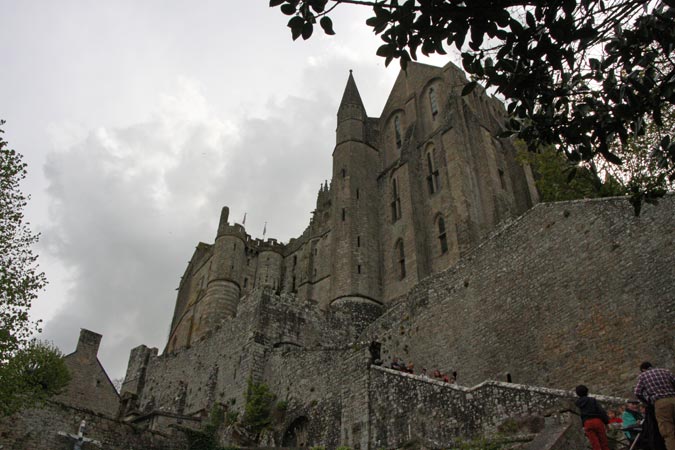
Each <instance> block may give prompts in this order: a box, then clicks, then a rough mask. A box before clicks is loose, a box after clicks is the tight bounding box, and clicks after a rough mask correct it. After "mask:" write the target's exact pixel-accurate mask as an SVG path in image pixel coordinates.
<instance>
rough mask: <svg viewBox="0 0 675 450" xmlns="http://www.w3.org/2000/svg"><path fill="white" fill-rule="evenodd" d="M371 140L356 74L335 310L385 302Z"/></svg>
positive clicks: (334, 276)
mask: <svg viewBox="0 0 675 450" xmlns="http://www.w3.org/2000/svg"><path fill="white" fill-rule="evenodd" d="M367 136H368V116H367V114H366V110H365V107H364V106H363V102H362V100H361V96H360V94H359V91H358V89H357V87H356V83H355V81H354V78H353V76H352V75H351V72H350V74H349V79H348V80H347V86H346V87H345V92H344V94H343V96H342V101H341V103H340V107H339V109H338V114H337V139H336V145H335V150H334V151H333V179H332V181H331V190H330V193H331V208H332V214H331V236H330V238H331V255H332V261H331V278H330V283H331V287H330V289H331V290H330V299H328V300H329V302H330V303H329V304H330V306H331V307H332V308H339V307H340V305H341V304H343V303H349V304H354V305H364V304H368V303H372V304H374V305H378V306H379V304H380V302H381V281H380V259H379V239H380V236H379V220H380V218H379V203H378V198H379V192H378V188H377V170H378V167H379V158H378V153H377V150H376V149H375V148H374V147H373V146H372V145H370V144H369V143H368V140H367ZM356 309H361V308H360V307H358V306H357V308H356Z"/></svg>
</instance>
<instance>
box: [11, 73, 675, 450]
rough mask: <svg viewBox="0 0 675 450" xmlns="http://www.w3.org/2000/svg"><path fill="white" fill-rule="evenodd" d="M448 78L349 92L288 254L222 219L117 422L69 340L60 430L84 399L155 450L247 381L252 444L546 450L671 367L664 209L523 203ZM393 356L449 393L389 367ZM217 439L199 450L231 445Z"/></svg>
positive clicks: (674, 346) (468, 101) (132, 372)
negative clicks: (480, 440) (433, 376)
mask: <svg viewBox="0 0 675 450" xmlns="http://www.w3.org/2000/svg"><path fill="white" fill-rule="evenodd" d="M465 81H466V79H465V77H464V75H463V74H462V72H461V71H460V70H459V69H458V68H456V67H455V66H453V65H452V64H448V65H447V66H445V67H443V68H437V67H431V66H426V65H423V64H416V63H411V64H410V65H409V68H408V71H407V72H401V73H400V74H399V76H398V78H397V80H396V82H395V84H394V88H393V89H392V92H391V94H390V96H389V99H388V100H387V103H386V104H385V106H384V109H383V111H382V113H381V114H380V116H379V117H369V116H368V115H367V114H366V111H365V108H364V107H363V103H362V101H361V98H360V95H359V92H358V89H357V87H356V83H355V81H354V78H353V77H352V75H351V74H350V76H349V78H348V81H347V86H346V88H345V90H344V93H343V96H342V101H341V104H340V107H339V109H338V113H337V130H336V144H335V146H334V148H333V173H332V177H331V181H330V183H328V182H327V183H325V184H324V185H322V186H321V188H320V190H319V193H318V196H317V203H316V209H315V211H314V214H313V218H312V220H311V222H310V224H309V226H308V227H307V228H306V230H305V231H304V232H303V233H302V235H301V236H300V237H299V238H297V239H292V240H291V241H290V242H288V243H287V244H282V243H279V242H277V241H276V240H273V239H268V240H265V241H262V240H258V239H252V238H251V237H250V236H249V235H248V234H247V233H246V230H245V229H244V227H243V226H242V225H240V224H236V223H230V222H229V210H228V208H226V207H225V208H223V210H222V211H221V217H220V222H219V226H218V230H217V231H216V233H215V234H216V236H215V239H214V242H213V243H212V244H206V243H199V244H198V245H197V247H196V250H195V253H194V255H193V257H192V259H191V261H190V262H189V264H188V267H187V269H186V271H185V274H184V275H183V277H182V279H181V282H180V286H179V290H178V296H177V299H176V302H175V308H174V315H173V318H172V323H171V328H170V333H169V336H168V340H167V344H166V347H165V349H164V351H163V352H161V353H160V352H159V350H158V349H156V348H148V347H146V346H139V347H137V348H135V349H133V350H132V351H131V355H130V358H129V365H128V367H127V373H126V377H125V380H124V384H123V386H122V392H121V399H120V403H119V418H120V419H122V420H123V421H124V423H122V422H119V421H112V422H114V423H115V424H116V425H113V424H112V422H110V424H108V422H105V423H106V424H108V425H104V424H103V422H104V421H107V420H112V419H109V418H107V417H106V415H109V414H110V411H111V410H112V409H113V406H114V403H115V401H116V397H112V396H108V397H106V395H107V394H105V392H107V391H106V389H107V386H108V385H106V384H105V383H103V384H102V385H100V386H99V385H94V384H92V382H94V380H97V379H99V378H100V372H97V371H96V367H97V366H96V365H95V364H94V360H95V354H96V352H95V348H97V346H98V342H99V340H100V336H99V335H95V333H91V332H86V333H85V332H84V331H83V335H82V337H81V342H82V345H81V346H80V345H79V344H78V351H76V352H75V354H74V355H78V354H79V355H80V356H81V358H80V357H79V356H78V357H77V358H75V357H71V356H69V357H68V358H70V359H71V360H72V361H70V362H69V364H71V363H72V362H77V364H76V365H75V366H74V367H75V370H78V371H82V373H83V374H84V375H83V378H82V379H81V380H80V382H79V383H78V385H82V386H78V389H82V390H81V391H80V390H78V391H74V390H71V391H70V392H69V393H68V394H67V395H66V396H65V397H64V399H62V400H64V401H66V400H68V399H71V400H73V403H71V406H69V407H67V406H65V405H63V404H59V405H60V406H58V408H70V409H69V410H68V411H70V412H68V413H63V418H64V419H63V420H65V421H66V422H67V423H68V424H69V423H71V422H72V423H76V422H77V421H76V420H75V417H74V416H72V417H71V416H69V414H71V415H72V414H75V413H74V412H73V411H76V409H75V408H76V404H77V403H78V402H79V401H87V400H88V399H87V396H91V400H93V399H94V398H99V397H100V398H102V399H103V400H102V401H101V403H100V405H99V404H98V403H97V402H92V405H91V406H89V408H94V407H95V406H96V407H99V406H100V408H102V409H101V410H100V412H96V413H94V412H93V411H90V412H89V414H94V415H97V417H101V419H100V421H101V423H100V424H98V425H97V426H98V427H100V429H101V435H102V436H104V438H105V439H108V441H107V442H115V436H114V434H115V433H120V434H119V437H118V438H117V439H118V441H119V442H121V443H123V445H128V446H129V448H131V447H134V446H136V447H134V448H140V447H137V446H138V442H140V441H136V443H134V444H131V443H128V444H125V443H127V441H126V439H131V438H130V437H129V436H130V435H129V430H135V432H137V433H138V436H137V439H140V440H142V439H145V440H146V441H144V442H149V444H147V446H146V447H147V448H157V449H160V448H167V449H170V448H172V447H171V445H173V444H171V443H168V444H167V442H170V440H169V441H166V440H163V439H165V438H167V439H170V437H171V436H180V434H176V433H177V429H178V428H180V427H189V428H195V427H199V426H200V424H202V423H203V421H204V419H205V418H206V417H208V416H209V414H210V412H211V411H213V409H214V407H216V406H219V407H221V408H223V409H224V410H225V412H226V413H227V416H228V417H230V418H232V417H234V415H235V414H234V413H238V417H239V418H241V417H242V415H243V412H244V410H245V406H246V393H247V390H248V386H249V385H250V383H260V384H266V385H267V386H268V387H269V389H270V390H271V392H273V393H274V395H275V404H273V405H272V410H271V413H272V419H273V420H272V424H271V427H270V429H269V430H267V431H265V432H264V433H263V434H262V435H261V436H260V437H259V438H260V439H259V441H258V444H261V445H262V444H263V443H264V445H266V446H269V447H274V446H277V447H280V446H283V447H311V446H318V445H321V446H326V447H329V448H335V447H337V446H340V445H347V446H350V447H352V448H354V449H364V450H365V449H379V448H400V447H411V446H415V445H417V446H423V447H425V448H452V446H453V445H455V444H456V443H457V442H459V441H460V440H462V439H469V438H474V437H480V436H488V437H490V436H495V435H496V434H497V433H504V430H508V429H512V428H513V424H516V425H517V424H521V425H523V424H525V425H523V426H522V427H521V426H520V425H518V427H520V428H523V427H524V428H527V430H525V436H524V437H522V436H521V437H520V438H522V439H525V440H531V444H532V445H533V447H531V448H532V449H535V448H537V449H538V448H547V449H549V450H553V449H560V450H562V449H564V448H578V445H579V443H580V442H585V441H584V440H583V436H581V435H580V432H579V427H578V423H576V422H575V421H576V420H578V419H577V418H574V417H572V418H570V417H569V414H567V413H562V412H561V411H562V410H565V409H567V408H569V403H570V400H571V399H572V398H573V395H572V393H571V391H570V389H571V388H573V387H574V386H575V385H576V384H579V383H584V384H587V385H589V387H590V388H591V391H592V392H594V393H602V394H610V395H614V396H620V397H624V398H625V397H627V396H629V395H630V391H631V388H632V386H633V384H634V382H635V378H636V376H637V365H638V364H639V363H640V362H641V361H642V360H645V359H649V360H651V361H652V362H653V363H654V364H655V365H657V366H663V367H668V368H670V369H674V368H675V362H674V359H673V355H674V354H675V327H673V326H672V324H673V323H675V272H674V271H673V267H675V227H674V226H673V224H674V223H675V197H673V196H672V195H671V196H666V197H665V198H663V199H660V200H659V202H658V204H656V205H645V206H644V207H643V210H642V214H641V215H640V216H639V217H635V216H634V214H633V210H632V208H631V206H630V204H629V202H628V200H627V199H624V198H612V199H602V200H580V201H573V202H562V203H553V204H539V203H538V197H537V193H536V190H535V188H534V183H533V175H532V173H531V172H530V169H529V168H528V167H526V166H525V167H523V166H521V165H520V164H518V163H517V162H516V157H515V156H516V155H515V148H514V146H513V145H512V143H511V142H509V141H506V140H500V139H497V138H495V137H494V136H496V135H497V134H498V132H499V129H500V123H501V120H502V118H503V114H504V111H503V108H502V105H501V104H500V103H499V102H498V101H497V100H496V99H494V98H490V97H488V96H487V95H486V94H485V92H484V91H483V90H481V89H476V90H474V92H473V93H471V94H470V95H468V96H465V97H462V96H460V95H459V92H460V90H461V88H462V86H463V85H464V83H465ZM80 347H82V348H80ZM92 355H93V358H92ZM395 356H397V357H399V358H402V359H404V360H405V361H406V362H412V363H414V365H415V367H416V369H417V373H419V370H420V369H421V368H422V367H425V368H426V369H427V371H428V372H429V373H431V372H432V370H434V369H436V368H438V369H441V370H442V371H444V372H446V373H452V372H456V373H457V376H458V378H457V384H449V383H443V382H439V381H435V380H430V379H427V378H424V377H421V376H419V375H409V374H405V373H402V372H398V371H393V370H390V369H388V368H387V367H389V364H390V362H391V361H392V359H393V357H395ZM96 362H97V361H96ZM98 367H99V368H100V366H98ZM101 370H102V369H101ZM87 371H89V372H87ZM104 373H105V372H103V374H104ZM77 376H78V377H79V375H77ZM97 377H99V378H97ZM78 379H80V378H78ZM507 381H508V382H507ZM513 382H515V383H517V384H514V383H513ZM469 386H473V387H469ZM535 386H538V387H535ZM99 388H100V389H99ZM97 389H98V390H97ZM99 392H100V393H101V395H100V396H99V395H98V393H99ZM620 397H601V400H602V401H603V402H604V403H605V404H606V406H610V405H617V404H619V403H621V402H622V401H623V400H624V399H623V398H620ZM106 398H107V400H106ZM49 408H52V414H53V413H54V410H53V408H57V406H54V405H51V406H49ZM41 414H43V413H42V412H36V413H34V415H35V416H36V417H38V418H39V417H41V416H40V415H41ZM544 416H547V418H546V419H544ZM31 417H33V416H31V415H30V414H27V415H25V416H22V420H23V421H22V422H18V423H20V425H19V428H20V429H21V430H23V434H22V435H21V436H26V435H27V433H29V431H27V430H30V427H31V426H35V423H36V421H35V420H33V419H31ZM31 420H33V421H32V422H31ZM36 420H39V419H36ZM45 420H46V419H45ZM59 420H61V418H59ZM92 420H94V423H95V424H96V423H97V422H96V420H98V419H92ZM66 422H59V421H56V422H55V423H57V425H54V426H57V427H66V426H67V423H66ZM545 424H548V425H550V426H548V428H546V429H545V432H543V433H540V434H539V435H538V436H537V437H535V434H536V433H539V432H541V430H542V427H543V426H544V425H545ZM222 425H223V428H225V425H226V424H222ZM50 426H52V425H50ZM125 427H131V428H125ZM518 427H517V428H518ZM52 428H53V426H52ZM52 428H50V429H49V430H50V431H49V433H52V434H53V431H54V430H53V429H52ZM235 428H236V427H230V428H229V429H228V430H229V431H227V432H223V433H222V434H221V435H220V439H221V444H224V445H225V444H235V445H236V444H240V442H237V440H236V432H235V431H236V429H235ZM3 430H6V427H5V428H3V426H2V424H0V431H1V432H2V433H8V432H7V431H3ZM114 430H116V431H114ZM125 430H126V431H125ZM519 431H523V430H520V429H519ZM106 433H107V434H106ZM3 436H4V434H3ZM17 436H19V435H17ZM19 438H20V436H19ZM516 438H518V437H517V436H516ZM31 439H34V438H31ZM148 439H149V440H148ZM8 442H11V441H8ZM30 442H36V441H35V440H33V441H30ZM129 442H131V441H129ZM165 444H166V445H168V446H167V447H162V445H165ZM17 445H18V446H17V447H16V448H29V447H25V446H24V447H22V446H21V445H19V444H17ZM111 445H112V444H111ZM537 445H539V447H537ZM153 446H154V447H153ZM35 448H38V449H40V450H42V449H43V448H45V449H46V448H49V447H46V446H44V445H42V444H40V445H36V446H35ZM54 448H60V447H54ZM110 448H116V447H114V446H112V447H110Z"/></svg>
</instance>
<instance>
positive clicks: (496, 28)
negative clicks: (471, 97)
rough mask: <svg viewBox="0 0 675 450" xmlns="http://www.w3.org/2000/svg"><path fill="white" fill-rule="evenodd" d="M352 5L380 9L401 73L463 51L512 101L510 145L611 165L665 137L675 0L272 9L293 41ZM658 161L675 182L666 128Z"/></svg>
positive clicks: (335, 1) (283, 0)
mask: <svg viewBox="0 0 675 450" xmlns="http://www.w3.org/2000/svg"><path fill="white" fill-rule="evenodd" d="M342 4H352V5H360V6H366V7H369V8H371V9H372V13H373V15H372V17H370V18H369V19H368V20H367V21H366V23H367V25H368V26H369V27H371V28H372V29H373V31H374V33H375V34H377V35H379V36H380V37H381V39H382V41H383V44H382V45H381V46H380V47H379V48H378V50H377V55H379V56H381V57H383V58H385V63H386V64H389V63H391V62H392V61H393V60H394V59H398V60H399V61H400V64H401V67H402V68H403V69H405V68H406V65H407V63H408V62H409V61H411V60H416V59H417V57H418V54H419V53H422V54H424V55H430V54H434V53H437V54H442V55H444V54H446V52H448V51H449V50H450V49H451V48H453V47H454V48H455V49H457V51H459V52H460V53H461V60H462V65H463V67H464V69H465V70H466V72H467V73H468V74H469V75H470V76H471V77H472V81H471V83H469V84H468V85H467V86H465V88H464V90H463V92H462V94H463V95H467V94H469V93H470V92H471V90H472V89H473V88H474V87H475V86H476V83H477V82H481V83H482V84H484V85H485V86H486V87H487V88H489V89H491V90H492V91H493V92H495V93H496V94H498V95H500V96H501V97H503V98H504V99H505V100H506V104H507V110H508V113H509V119H508V121H507V123H506V124H505V129H504V133H503V136H513V135H516V136H517V137H519V138H520V139H522V140H524V141H525V142H526V143H527V146H528V148H529V149H530V150H537V149H540V148H544V147H549V146H553V147H554V148H556V149H558V150H559V151H561V152H563V153H564V155H565V156H566V157H567V159H568V160H570V161H571V162H573V163H582V162H589V161H592V160H594V159H597V157H601V158H602V159H604V160H606V161H607V162H609V163H610V164H614V165H621V164H622V163H623V161H622V159H621V158H620V157H619V156H618V155H617V154H616V152H615V151H614V150H613V149H614V148H617V146H625V145H626V144H627V143H628V142H629V140H630V139H632V138H635V137H638V136H642V135H643V134H644V133H645V131H646V127H647V124H654V125H655V126H657V127H661V128H663V127H664V123H663V114H664V112H665V111H666V110H667V109H668V108H669V107H671V106H672V105H673V104H675V58H674V56H675V55H674V52H675V0H659V1H650V0H579V1H576V0H406V1H399V0H381V1H367V0H363V1H362V0H330V1H327V0H271V1H270V6H273V7H277V6H278V7H280V9H281V11H282V12H283V13H284V14H286V15H288V16H291V18H290V20H289V22H288V26H289V27H290V29H291V33H292V36H293V38H294V39H297V38H298V37H300V36H302V37H303V39H308V38H309V37H311V36H312V31H313V28H314V25H315V24H316V21H317V20H319V24H320V25H321V27H322V28H323V29H324V31H325V32H326V33H327V34H333V26H332V22H331V21H330V19H329V17H328V14H329V13H330V12H332V11H333V10H334V9H335V8H336V7H337V6H339V5H342ZM666 131H667V132H666V133H665V135H664V137H663V139H662V140H661V141H660V142H659V143H658V145H656V146H654V147H653V148H652V149H651V153H650V158H652V159H653V160H654V162H655V163H656V164H657V165H658V166H659V167H660V169H661V170H665V171H666V172H667V174H668V177H669V178H670V179H671V180H672V179H675V139H673V138H672V134H673V130H666Z"/></svg>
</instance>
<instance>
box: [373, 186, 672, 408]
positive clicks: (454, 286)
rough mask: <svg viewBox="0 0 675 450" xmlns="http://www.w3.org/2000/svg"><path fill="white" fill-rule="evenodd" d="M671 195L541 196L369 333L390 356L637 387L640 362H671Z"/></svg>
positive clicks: (467, 378) (516, 375) (528, 380)
mask: <svg viewBox="0 0 675 450" xmlns="http://www.w3.org/2000/svg"><path fill="white" fill-rule="evenodd" d="M673 224H675V197H673V196H672V195H671V196H667V197H665V198H662V199H660V200H659V202H658V205H644V207H643V210H642V213H641V214H640V216H639V217H635V216H634V213H633V209H632V207H631V205H630V203H629V202H628V200H627V199H624V198H613V199H599V200H579V201H572V202H562V203H544V204H539V205H537V206H535V207H534V208H532V209H531V210H530V211H528V212H527V213H525V214H524V215H522V216H521V217H519V218H517V219H515V220H513V221H511V222H509V223H508V224H505V225H504V226H503V228H502V229H500V230H498V231H496V232H495V233H494V234H493V235H492V236H491V237H490V238H489V239H487V240H486V241H484V242H483V243H482V244H481V245H480V246H478V247H477V248H476V249H475V250H474V251H473V252H471V253H470V254H469V255H467V256H466V257H465V258H463V259H462V260H461V261H460V262H459V264H457V265H456V266H455V267H453V268H451V269H449V270H447V271H446V272H443V273H440V274H438V275H434V276H431V277H429V278H427V279H426V280H423V281H422V282H421V283H420V284H419V285H418V286H416V287H415V289H413V290H412V291H411V292H410V294H409V295H407V296H406V297H404V298H402V299H401V301H400V302H399V303H397V304H396V305H395V306H393V307H392V308H390V309H389V310H388V311H387V312H386V313H385V314H383V315H382V316H381V317H380V318H379V319H378V320H377V321H376V322H375V323H374V324H373V325H372V326H370V327H369V328H368V330H367V332H366V333H365V334H364V336H363V337H362V338H361V339H374V340H378V341H380V342H382V344H383V359H384V360H385V361H390V360H391V358H392V357H393V356H399V357H402V358H404V359H405V360H406V361H408V360H410V361H412V362H414V363H415V365H416V367H427V368H432V367H440V368H442V369H445V370H447V371H449V372H452V371H457V372H458V381H459V382H460V383H461V384H475V383H479V382H481V381H483V380H485V379H501V380H505V379H506V376H507V374H510V375H511V378H512V379H513V380H514V381H515V382H518V383H524V384H531V385H536V386H550V387H558V388H564V389H572V388H573V387H574V386H575V385H577V384H579V383H584V384H587V385H589V386H590V387H591V389H593V390H595V391H597V392H603V393H606V394H615V395H621V396H629V395H630V394H631V392H632V391H631V389H632V387H633V386H634V383H635V380H636V377H637V375H638V372H639V371H638V369H637V367H638V366H639V364H640V362H642V361H644V360H649V361H652V362H653V363H654V364H656V365H657V366H664V367H668V368H670V369H675V360H674V359H673V354H674V352H675V327H673V323H675V271H674V270H673V268H674V267H675V226H673Z"/></svg>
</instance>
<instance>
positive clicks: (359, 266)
mask: <svg viewBox="0 0 675 450" xmlns="http://www.w3.org/2000/svg"><path fill="white" fill-rule="evenodd" d="M356 272H357V273H361V264H358V265H357V266H356Z"/></svg>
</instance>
